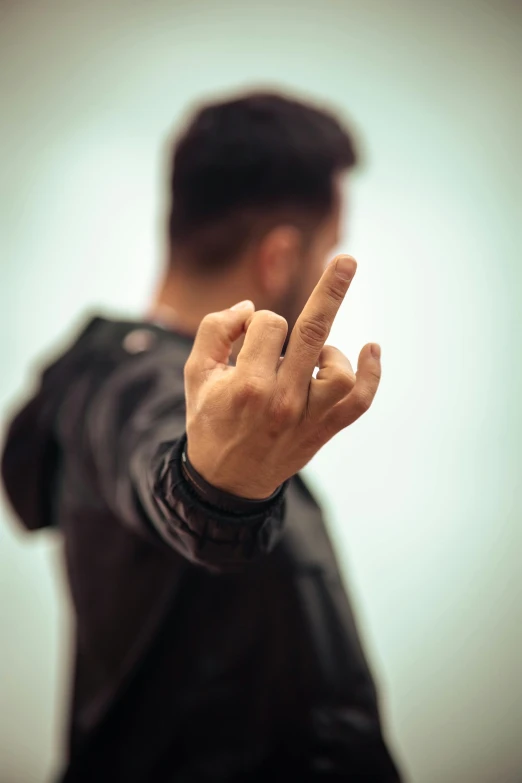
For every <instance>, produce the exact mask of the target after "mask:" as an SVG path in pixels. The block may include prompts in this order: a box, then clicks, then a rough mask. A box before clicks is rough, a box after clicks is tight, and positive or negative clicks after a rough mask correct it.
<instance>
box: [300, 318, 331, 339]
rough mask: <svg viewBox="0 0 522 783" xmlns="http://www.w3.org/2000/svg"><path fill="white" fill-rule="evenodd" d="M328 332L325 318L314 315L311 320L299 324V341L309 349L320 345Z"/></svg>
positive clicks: (328, 328) (328, 327)
mask: <svg viewBox="0 0 522 783" xmlns="http://www.w3.org/2000/svg"><path fill="white" fill-rule="evenodd" d="M329 332H330V326H329V323H328V320H327V318H326V316H324V315H322V314H321V313H316V315H314V316H313V317H311V318H308V319H307V320H306V321H303V322H302V323H301V324H299V336H300V338H301V340H302V341H303V342H304V343H305V344H306V345H308V346H310V347H311V348H316V347H317V346H318V345H322V344H323V343H324V342H325V340H326V338H327V337H328V334H329Z"/></svg>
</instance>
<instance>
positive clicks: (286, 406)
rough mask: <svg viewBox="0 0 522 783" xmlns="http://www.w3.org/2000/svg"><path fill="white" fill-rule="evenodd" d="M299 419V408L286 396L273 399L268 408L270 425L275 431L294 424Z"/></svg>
mask: <svg viewBox="0 0 522 783" xmlns="http://www.w3.org/2000/svg"><path fill="white" fill-rule="evenodd" d="M298 418H299V408H298V406H297V405H296V403H295V402H294V401H293V400H292V399H291V398H290V397H288V396H283V395H279V396H278V397H276V398H274V400H273V402H272V405H271V407H270V423H271V425H272V427H274V428H275V430H276V431H278V430H280V429H283V428H284V427H287V426H290V425H293V424H295V422H296V421H297V420H298Z"/></svg>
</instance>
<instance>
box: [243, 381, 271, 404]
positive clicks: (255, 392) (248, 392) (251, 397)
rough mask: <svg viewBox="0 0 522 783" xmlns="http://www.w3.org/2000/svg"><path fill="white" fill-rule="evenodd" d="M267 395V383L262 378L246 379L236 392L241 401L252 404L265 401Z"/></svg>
mask: <svg viewBox="0 0 522 783" xmlns="http://www.w3.org/2000/svg"><path fill="white" fill-rule="evenodd" d="M266 393H267V389H266V382H265V381H264V380H263V379H262V378H245V379H244V380H242V381H241V383H240V384H239V386H238V388H237V390H236V395H237V397H238V398H239V400H241V401H243V402H250V403H251V402H259V401H261V400H263V399H264V398H265V397H266Z"/></svg>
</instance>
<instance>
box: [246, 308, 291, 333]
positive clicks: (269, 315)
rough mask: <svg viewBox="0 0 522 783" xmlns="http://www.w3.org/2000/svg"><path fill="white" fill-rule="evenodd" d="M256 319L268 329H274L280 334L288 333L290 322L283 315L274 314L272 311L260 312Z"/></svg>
mask: <svg viewBox="0 0 522 783" xmlns="http://www.w3.org/2000/svg"><path fill="white" fill-rule="evenodd" d="M254 318H256V319H257V320H258V321H260V322H261V323H262V324H263V326H264V327H265V328H267V329H272V330H274V331H278V332H285V333H286V332H287V331H288V322H287V320H286V318H283V316H282V315H279V314H278V313H274V312H272V310H259V311H258V312H257V313H256V314H255V316H254Z"/></svg>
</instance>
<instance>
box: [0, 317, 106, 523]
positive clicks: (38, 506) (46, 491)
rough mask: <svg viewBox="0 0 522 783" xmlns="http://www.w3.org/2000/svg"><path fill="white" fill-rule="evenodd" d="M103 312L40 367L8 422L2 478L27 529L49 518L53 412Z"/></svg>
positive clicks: (54, 472)
mask: <svg viewBox="0 0 522 783" xmlns="http://www.w3.org/2000/svg"><path fill="white" fill-rule="evenodd" d="M102 321H103V319H101V318H94V319H91V320H90V321H89V323H88V324H87V326H86V327H84V329H83V330H82V331H81V333H80V335H79V336H77V337H76V339H75V340H74V342H73V344H72V345H71V346H70V347H69V348H68V349H67V350H66V351H65V352H64V353H62V354H61V356H59V358H57V359H55V360H54V361H53V362H51V363H50V364H49V365H48V366H47V367H46V368H45V369H44V371H43V372H42V374H41V377H40V384H39V387H38V388H37V390H36V393H35V394H34V395H33V396H32V398H31V399H30V400H29V401H28V402H27V403H26V404H25V405H24V406H23V407H22V408H21V410H19V411H18V413H16V415H15V416H14V418H13V419H12V421H11V424H10V425H9V427H8V430H7V434H6V437H5V441H4V447H3V454H2V465H1V470H2V479H3V483H4V489H5V492H6V495H7V498H8V500H9V501H10V503H11V506H12V508H13V509H14V511H15V513H16V515H17V517H18V518H19V520H20V521H21V522H22V524H23V525H24V527H26V528H27V529H28V530H37V529H39V528H44V527H49V526H52V524H53V513H52V511H53V509H52V498H53V488H54V486H55V482H56V481H57V478H58V475H59V462H60V453H59V449H58V444H57V441H56V438H55V423H56V418H57V413H58V411H59V409H60V405H61V403H62V401H63V397H64V394H65V392H66V390H67V388H68V386H69V383H70V380H71V378H72V376H73V374H74V372H75V370H76V368H77V367H78V364H79V363H81V362H82V361H85V359H86V357H87V355H88V353H89V352H88V350H86V348H87V346H88V345H89V343H90V338H91V336H92V334H93V333H94V332H95V331H96V328H97V326H98V324H100V323H101V322H102Z"/></svg>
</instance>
